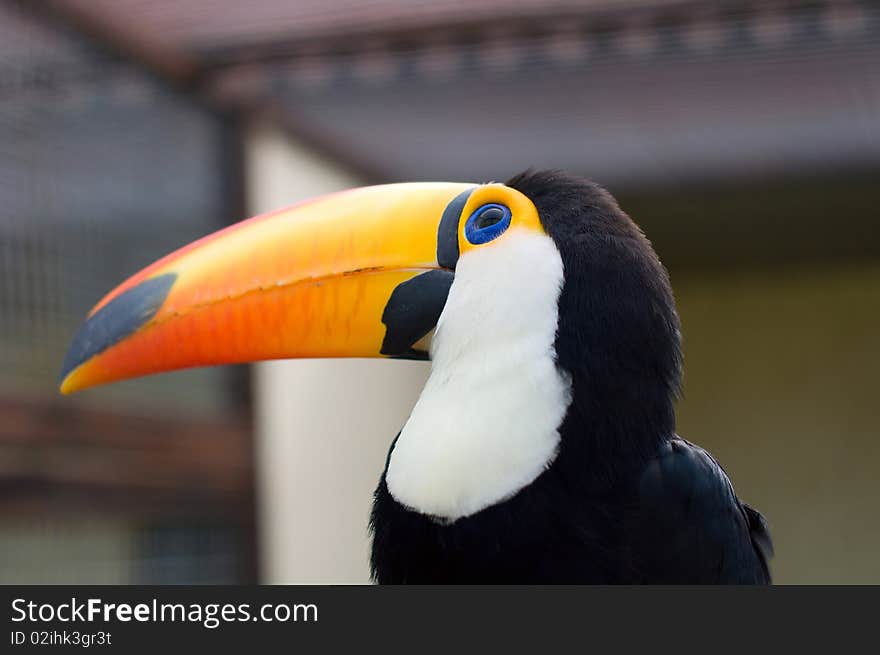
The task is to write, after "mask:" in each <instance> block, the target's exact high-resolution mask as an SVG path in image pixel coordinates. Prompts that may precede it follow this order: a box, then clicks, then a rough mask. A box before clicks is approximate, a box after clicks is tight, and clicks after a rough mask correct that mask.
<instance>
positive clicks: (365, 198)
mask: <svg viewBox="0 0 880 655" xmlns="http://www.w3.org/2000/svg"><path fill="white" fill-rule="evenodd" d="M473 188H474V186H473V185H467V184H452V183H423V184H422V183H414V184H389V185H383V186H374V187H365V188H361V189H354V190H351V191H344V192H341V193H336V194H331V195H329V196H323V197H320V198H317V199H315V200H312V201H308V202H305V203H303V204H300V205H296V206H294V207H290V208H288V209H283V210H281V211H278V212H274V213H271V214H265V215H262V216H257V217H255V218H251V219H249V220H246V221H243V222H241V223H238V224H236V225H233V226H231V227H229V228H227V229H225V230H221V231H220V232H217V233H215V234H213V235H210V236H207V237H205V238H203V239H201V240H199V241H196V242H195V243H192V244H190V245H189V246H186V247H184V248H181V249H180V250H178V251H177V252H175V253H172V254H171V255H168V256H167V257H165V258H163V259H161V260H159V261H157V262H156V263H155V264H153V265H151V266H149V267H147V268H145V269H144V270H143V271H141V272H140V273H137V274H136V275H134V276H133V277H131V278H130V279H129V280H127V281H126V282H124V283H123V284H121V285H120V286H119V287H117V288H116V289H114V290H113V291H112V292H110V293H109V294H108V295H107V296H106V297H105V298H104V299H103V300H101V302H99V303H98V304H97V305H96V306H95V308H94V309H93V310H92V311H91V313H90V314H89V316H88V318H87V320H86V322H85V323H84V324H83V325H82V327H81V328H80V329H79V331H78V332H77V333H76V336H75V337H74V339H73V343H72V345H71V347H70V350H69V351H68V353H67V357H66V358H65V360H64V364H63V370H62V373H61V392H62V393H71V392H74V391H78V390H80V389H85V388H87V387H91V386H95V385H98V384H104V383H106V382H112V381H114V380H122V379H126V378H131V377H137V376H141V375H147V374H151V373H158V372H161V371H170V370H174V369H181V368H189V367H193V366H208V365H216V364H230V363H241V362H250V361H257V360H265V359H282V358H291V357H379V356H390V357H426V356H427V352H426V351H427V347H426V346H425V344H424V338H425V336H426V335H427V334H428V333H429V332H430V331H431V329H432V328H433V327H434V326H435V325H436V322H437V319H438V318H439V315H440V312H441V311H442V309H443V306H444V304H445V301H446V295H447V293H448V290H449V286H450V285H451V284H452V277H453V273H452V269H453V268H454V267H455V260H456V259H457V255H458V241H457V239H458V222H459V215H460V213H461V211H462V208H463V207H464V204H465V202H466V200H467V197H468V196H469V195H470V193H471V191H472V190H473Z"/></svg>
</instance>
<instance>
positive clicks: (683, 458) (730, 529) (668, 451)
mask: <svg viewBox="0 0 880 655" xmlns="http://www.w3.org/2000/svg"><path fill="white" fill-rule="evenodd" d="M632 531H633V548H634V553H633V555H634V558H635V562H636V567H637V570H639V572H640V576H641V578H642V581H643V582H648V583H661V584H664V583H665V584H681V583H684V584H718V583H727V584H767V583H769V582H770V571H769V568H768V566H767V560H768V559H769V558H770V557H771V556H772V553H773V546H772V542H771V540H770V533H769V530H768V529H767V524H766V522H765V521H764V518H763V517H762V516H761V515H760V514H759V513H758V512H756V511H755V510H753V509H751V508H750V507H747V506H745V505H744V504H742V503H741V502H740V501H739V499H738V498H737V497H736V494H735V493H734V491H733V486H732V485H731V483H730V480H729V479H728V477H727V475H726V474H725V472H724V470H723V469H722V468H721V466H720V465H719V464H718V462H717V461H715V459H714V458H713V457H712V456H711V455H710V454H709V453H707V452H706V451H705V450H703V449H702V448H700V447H699V446H695V445H694V444H691V443H689V442H687V441H685V440H684V439H681V438H678V437H676V438H674V439H672V440H671V441H670V442H669V443H668V446H667V447H666V448H664V450H663V452H662V453H661V454H660V456H658V457H657V458H655V459H653V460H652V461H651V462H650V463H649V464H648V466H647V467H646V468H645V470H644V472H643V474H642V476H641V480H640V484H639V511H638V519H637V521H636V523H635V525H634V526H633V528H632Z"/></svg>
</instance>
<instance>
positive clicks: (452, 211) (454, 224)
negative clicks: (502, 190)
mask: <svg viewBox="0 0 880 655" xmlns="http://www.w3.org/2000/svg"><path fill="white" fill-rule="evenodd" d="M473 192H474V190H473V189H467V190H465V191H462V192H461V193H459V194H458V195H457V196H455V198H453V199H452V201H451V202H450V203H449V204H448V205H446V209H444V210H443V216H442V217H441V218H440V226H439V227H438V228H437V263H438V264H440V266H442V267H443V268H448V269H450V270H453V271H454V270H455V265H456V264H457V263H458V254H459V253H458V224H459V221H460V220H461V212H462V210H463V209H464V206H465V205H466V204H467V201H468V198H470V197H471V194H472V193H473Z"/></svg>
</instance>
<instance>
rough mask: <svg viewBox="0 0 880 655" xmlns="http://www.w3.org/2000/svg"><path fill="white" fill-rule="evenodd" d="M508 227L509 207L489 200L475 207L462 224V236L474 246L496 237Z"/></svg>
mask: <svg viewBox="0 0 880 655" xmlns="http://www.w3.org/2000/svg"><path fill="white" fill-rule="evenodd" d="M508 227H510V209H508V208H507V207H505V206H504V205H499V204H497V203H494V202H490V203H488V204H485V205H481V206H479V207H477V208H476V209H475V210H474V211H473V212H471V215H470V216H468V219H467V222H466V223H465V224H464V236H465V238H466V239H467V240H468V241H470V242H471V243H472V244H474V245H475V246H479V245H480V244H483V243H489V242H490V241H492V240H493V239H497V238H498V237H500V236H501V235H502V234H504V232H505V230H507V228H508Z"/></svg>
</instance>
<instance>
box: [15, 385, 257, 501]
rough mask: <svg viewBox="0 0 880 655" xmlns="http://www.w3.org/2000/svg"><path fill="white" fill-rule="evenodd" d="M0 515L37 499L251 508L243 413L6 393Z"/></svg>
mask: <svg viewBox="0 0 880 655" xmlns="http://www.w3.org/2000/svg"><path fill="white" fill-rule="evenodd" d="M0 490H2V491H0V512H14V511H16V510H22V509H28V510H31V509H33V507H34V504H35V503H36V504H40V503H42V504H49V505H52V504H53V503H54V504H57V503H58V502H62V503H63V504H65V505H83V504H85V505H88V509H89V510H94V509H95V507H96V506H97V507H101V508H104V509H117V510H123V511H135V512H140V511H144V512H148V513H152V512H158V513H162V514H163V515H164V514H168V513H169V512H171V513H178V514H180V513H183V514H200V513H202V512H208V513H210V514H215V513H216V514H223V513H224V512H227V511H232V512H234V513H236V514H245V515H246V514H249V513H250V512H251V507H252V502H253V458H252V449H251V431H250V428H249V426H248V421H247V420H245V418H244V417H239V418H233V419H231V420H230V419H228V418H225V419H224V420H223V421H222V422H221V421H206V420H199V421H189V420H187V421H183V420H176V419H170V418H154V417H133V416H126V415H123V414H117V413H113V412H109V411H100V410H95V409H87V408H83V407H80V406H77V405H76V404H73V403H70V402H65V401H63V400H59V401H49V402H47V401H45V400H43V401H39V402H37V401H17V400H10V399H0Z"/></svg>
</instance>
